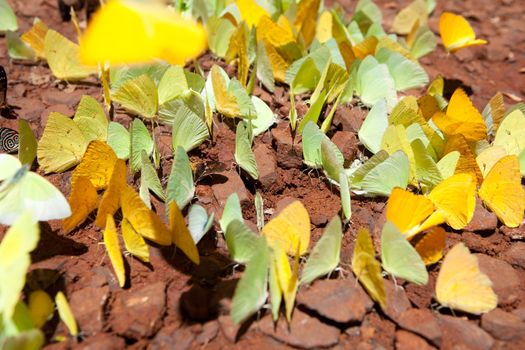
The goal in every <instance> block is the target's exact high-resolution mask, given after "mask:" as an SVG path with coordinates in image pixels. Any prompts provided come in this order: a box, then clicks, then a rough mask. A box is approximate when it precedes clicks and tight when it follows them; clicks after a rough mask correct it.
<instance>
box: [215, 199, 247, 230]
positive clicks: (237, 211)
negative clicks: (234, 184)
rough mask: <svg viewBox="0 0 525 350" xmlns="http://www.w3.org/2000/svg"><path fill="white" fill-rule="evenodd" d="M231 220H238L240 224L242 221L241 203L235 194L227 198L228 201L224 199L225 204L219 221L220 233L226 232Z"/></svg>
mask: <svg viewBox="0 0 525 350" xmlns="http://www.w3.org/2000/svg"><path fill="white" fill-rule="evenodd" d="M233 220H239V221H241V222H242V221H243V218H242V209H241V202H240V201H239V196H238V195H237V193H235V192H234V193H232V194H230V195H229V196H228V199H226V204H224V210H223V211H222V217H221V219H220V220H219V225H220V226H221V230H222V232H226V229H227V228H228V225H229V224H230V222H232V221H233Z"/></svg>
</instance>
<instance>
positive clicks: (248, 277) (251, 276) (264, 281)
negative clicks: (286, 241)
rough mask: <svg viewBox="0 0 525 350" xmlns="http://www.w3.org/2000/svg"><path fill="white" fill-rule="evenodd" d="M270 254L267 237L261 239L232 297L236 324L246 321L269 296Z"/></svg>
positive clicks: (232, 311) (232, 316)
mask: <svg viewBox="0 0 525 350" xmlns="http://www.w3.org/2000/svg"><path fill="white" fill-rule="evenodd" d="M269 266H270V254H269V252H268V245H267V244H266V240H265V239H260V240H259V241H258V243H257V245H256V246H255V247H254V250H253V257H252V259H250V261H249V262H248V264H247V265H246V270H244V274H243V276H242V277H241V279H240V281H239V283H238V284H237V287H236V288H235V293H234V295H233V299H232V308H231V318H232V320H233V322H234V323H235V324H240V323H242V322H244V321H246V320H247V319H248V318H249V317H250V316H252V315H253V314H254V313H256V312H257V311H258V310H259V309H260V308H261V307H262V306H263V305H264V303H265V302H266V298H267V297H268V290H267V286H268V268H269Z"/></svg>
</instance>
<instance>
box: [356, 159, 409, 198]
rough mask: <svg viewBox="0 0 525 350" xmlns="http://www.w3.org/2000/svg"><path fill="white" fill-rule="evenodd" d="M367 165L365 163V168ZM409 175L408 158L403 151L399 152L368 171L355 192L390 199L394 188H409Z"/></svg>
mask: <svg viewBox="0 0 525 350" xmlns="http://www.w3.org/2000/svg"><path fill="white" fill-rule="evenodd" d="M379 153H380V152H378V153H377V154H379ZM366 165H367V164H366V163H365V164H364V165H363V166H366ZM374 165H375V164H374ZM409 175H410V162H409V160H408V157H407V155H406V154H405V153H404V152H403V151H397V152H395V153H394V154H392V155H391V156H390V157H388V158H387V159H386V160H384V161H382V162H380V163H379V164H377V165H375V166H374V167H373V168H372V169H371V170H370V171H368V172H367V173H366V174H365V175H364V176H363V178H362V180H361V182H360V183H359V190H354V192H356V193H358V194H365V195H367V196H386V197H388V196H389V195H390V193H391V192H392V189H393V188H394V187H401V188H406V187H407V185H408V179H409ZM353 184H354V183H353V182H352V185H353Z"/></svg>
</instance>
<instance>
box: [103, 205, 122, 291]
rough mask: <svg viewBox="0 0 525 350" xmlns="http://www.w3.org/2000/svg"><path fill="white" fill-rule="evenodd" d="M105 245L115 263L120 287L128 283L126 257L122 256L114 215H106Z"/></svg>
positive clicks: (110, 258) (112, 263) (114, 266)
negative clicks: (125, 265) (125, 266)
mask: <svg viewBox="0 0 525 350" xmlns="http://www.w3.org/2000/svg"><path fill="white" fill-rule="evenodd" d="M104 245H105V246H106V250H107V252H108V256H109V260H110V261H111V265H113V270H115V274H116V275H117V279H118V284H119V286H120V287H124V285H125V284H126V270H125V268H124V259H123V258H122V252H121V251H120V244H119V241H118V235H117V228H116V227H115V221H114V220H113V216H111V215H108V216H107V217H106V228H105V229H104Z"/></svg>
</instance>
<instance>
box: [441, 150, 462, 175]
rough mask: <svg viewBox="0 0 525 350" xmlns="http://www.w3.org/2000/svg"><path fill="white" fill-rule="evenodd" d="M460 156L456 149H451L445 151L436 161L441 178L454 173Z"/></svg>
mask: <svg viewBox="0 0 525 350" xmlns="http://www.w3.org/2000/svg"><path fill="white" fill-rule="evenodd" d="M460 156H461V154H460V153H459V152H458V151H452V152H449V153H447V154H446V155H445V156H443V158H441V159H440V160H439V161H438V162H437V163H436V165H437V167H438V169H439V173H440V174H441V178H442V179H443V180H445V179H448V178H449V177H451V176H452V175H454V172H455V171H456V165H457V164H458V161H459V157H460Z"/></svg>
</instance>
